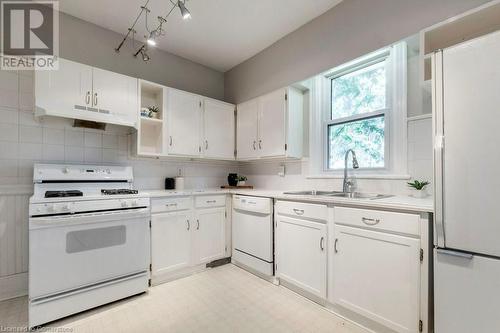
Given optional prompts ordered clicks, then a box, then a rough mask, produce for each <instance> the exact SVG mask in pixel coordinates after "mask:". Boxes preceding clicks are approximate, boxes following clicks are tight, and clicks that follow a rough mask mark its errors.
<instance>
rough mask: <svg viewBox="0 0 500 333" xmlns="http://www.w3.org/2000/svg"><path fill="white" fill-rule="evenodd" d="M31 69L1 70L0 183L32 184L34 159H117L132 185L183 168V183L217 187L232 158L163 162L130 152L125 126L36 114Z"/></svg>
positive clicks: (147, 184)
mask: <svg viewBox="0 0 500 333" xmlns="http://www.w3.org/2000/svg"><path fill="white" fill-rule="evenodd" d="M33 111H34V77H33V72H31V71H18V72H15V71H0V185H19V184H21V185H30V184H32V182H33V164H34V163H36V162H44V163H71V164H79V163H82V164H111V165H113V164H117V165H131V166H133V167H134V172H135V179H136V187H138V188H140V189H160V188H162V187H163V180H164V178H165V177H174V176H176V175H178V174H179V173H181V174H182V175H183V176H184V177H185V178H186V180H185V183H186V187H187V188H204V187H218V186H219V185H221V184H224V183H225V179H226V177H227V174H228V173H229V172H236V171H237V168H238V166H237V164H236V162H215V161H203V162H200V161H186V160H184V161H181V160H179V161H161V160H156V159H139V158H135V157H130V156H129V149H128V142H129V135H130V133H131V130H130V129H129V128H128V127H123V126H114V125H107V126H106V130H105V131H99V130H93V129H82V128H74V127H73V120H71V119H64V118H55V117H43V118H36V117H34V113H33Z"/></svg>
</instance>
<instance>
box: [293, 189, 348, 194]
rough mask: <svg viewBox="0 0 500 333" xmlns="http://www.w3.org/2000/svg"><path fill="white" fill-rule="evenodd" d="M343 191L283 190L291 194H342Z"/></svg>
mask: <svg viewBox="0 0 500 333" xmlns="http://www.w3.org/2000/svg"><path fill="white" fill-rule="evenodd" d="M340 193H342V192H340V191H316V190H312V191H291V192H283V194H290V195H334V194H340Z"/></svg>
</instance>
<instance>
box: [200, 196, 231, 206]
mask: <svg viewBox="0 0 500 333" xmlns="http://www.w3.org/2000/svg"><path fill="white" fill-rule="evenodd" d="M194 205H195V207H196V208H209V207H224V206H225V205H226V196H225V195H224V194H222V195H220V194H218V195H199V196H196V197H195V198H194Z"/></svg>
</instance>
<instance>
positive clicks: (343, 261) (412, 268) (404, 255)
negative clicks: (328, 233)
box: [331, 224, 421, 332]
mask: <svg viewBox="0 0 500 333" xmlns="http://www.w3.org/2000/svg"><path fill="white" fill-rule="evenodd" d="M332 249H333V253H332V254H333V265H332V266H333V267H332V272H333V276H332V278H333V283H332V286H333V290H332V291H331V298H332V299H331V301H332V302H333V303H334V304H337V305H340V306H342V307H344V308H347V309H349V310H351V311H353V312H355V313H358V314H360V315H362V316H365V317H367V318H369V319H371V320H373V321H375V322H378V323H380V324H382V325H384V326H386V327H389V328H391V329H393V330H394V331H396V332H418V331H419V321H420V280H421V278H420V272H421V271H420V266H421V262H420V239H418V238H414V237H410V236H402V235H399V234H391V233H386V232H382V231H378V230H367V229H365V228H358V227H351V226H345V225H337V224H336V225H335V231H334V244H333V247H332Z"/></svg>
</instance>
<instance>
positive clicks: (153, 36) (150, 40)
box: [115, 0, 191, 61]
mask: <svg viewBox="0 0 500 333" xmlns="http://www.w3.org/2000/svg"><path fill="white" fill-rule="evenodd" d="M149 1H150V0H147V1H146V3H145V4H144V6H141V7H140V8H141V10H140V11H139V15H137V17H136V18H135V20H134V23H133V24H132V26H131V27H130V28H128V31H127V33H126V34H125V36H124V37H123V39H122V41H121V42H120V44H118V47H116V48H115V51H116V52H120V49H121V47H122V46H123V44H124V43H125V41H126V40H127V38H128V37H129V36H130V34H131V33H132V42H134V41H135V33H136V30H135V29H134V28H135V26H136V25H137V22H138V21H139V19H140V18H141V16H142V14H143V13H145V19H144V21H145V25H146V31H147V33H148V34H147V35H146V36H144V38H145V41H144V42H143V43H142V45H141V46H140V47H139V49H138V50H137V52H135V53H134V57H137V55H139V54H141V56H142V60H143V61H149V59H150V57H149V55H148V54H147V51H148V50H147V46H156V44H157V40H158V38H159V37H161V36H163V35H165V29H164V28H163V25H164V24H165V23H166V22H167V18H168V17H169V16H170V14H171V13H172V12H173V11H174V9H175V8H177V7H178V8H179V10H180V13H181V16H182V18H183V19H184V20H186V19H189V18H191V13H190V12H189V10H188V9H187V8H186V1H187V0H177V2H176V1H174V0H169V1H170V3H171V4H172V8H170V11H169V12H168V13H167V14H166V15H165V16H158V25H157V26H156V28H154V29H152V30H151V29H149V27H148V14H149V12H150V10H149V8H148V4H149Z"/></svg>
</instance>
